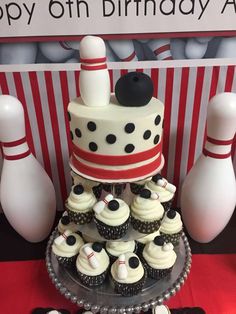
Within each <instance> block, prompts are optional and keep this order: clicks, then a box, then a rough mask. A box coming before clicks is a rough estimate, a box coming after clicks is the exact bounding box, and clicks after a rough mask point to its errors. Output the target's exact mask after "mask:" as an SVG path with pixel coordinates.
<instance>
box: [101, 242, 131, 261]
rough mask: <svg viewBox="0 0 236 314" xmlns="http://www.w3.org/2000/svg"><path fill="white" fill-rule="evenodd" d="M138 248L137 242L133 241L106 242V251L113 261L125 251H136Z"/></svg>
mask: <svg viewBox="0 0 236 314" xmlns="http://www.w3.org/2000/svg"><path fill="white" fill-rule="evenodd" d="M136 249H137V245H136V242H135V241H134V240H132V241H108V242H107V243H106V251H107V254H108V256H109V257H110V260H111V262H112V263H113V262H115V260H116V259H117V258H118V257H119V256H120V255H121V254H124V253H128V252H131V253H135V252H136Z"/></svg>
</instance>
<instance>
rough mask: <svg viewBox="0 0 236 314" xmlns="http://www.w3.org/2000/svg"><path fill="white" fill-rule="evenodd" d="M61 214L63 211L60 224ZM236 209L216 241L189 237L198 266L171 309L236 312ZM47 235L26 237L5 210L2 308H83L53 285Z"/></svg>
mask: <svg viewBox="0 0 236 314" xmlns="http://www.w3.org/2000/svg"><path fill="white" fill-rule="evenodd" d="M60 215H61V214H60V213H59V212H58V214H57V218H56V221H55V225H56V224H57V222H58V220H59V218H60ZM235 233H236V213H234V215H233V217H232V218H231V220H230V222H229V224H228V226H227V228H226V229H225V230H224V231H223V232H222V233H221V234H220V235H219V236H218V237H217V238H216V239H215V240H214V241H212V242H211V243H208V244H199V243H196V242H194V241H193V240H191V239H190V238H189V242H190V245H191V249H192V253H193V258H192V267H191V271H190V274H189V277H188V278H187V280H186V282H185V284H184V285H183V287H182V288H181V290H180V291H179V292H178V293H177V294H176V295H175V296H173V297H172V298H170V300H168V301H167V302H166V304H167V305H168V306H169V307H170V308H179V307H195V306H199V307H202V308H203V309H204V310H205V311H206V313H207V314H216V313H217V314H235V313H236V297H235V296H236V243H235ZM47 241H48V239H47V240H45V241H43V242H41V243H37V244H32V243H28V242H27V241H25V240H24V239H22V238H21V237H20V236H19V235H18V234H17V233H16V232H15V231H14V230H13V229H12V228H11V226H10V225H9V224H8V222H7V220H6V218H5V216H4V215H3V214H0V245H1V250H0V276H1V288H0V304H1V311H0V312H1V313H4V314H15V313H17V314H28V313H31V311H32V309H34V308H36V307H53V308H57V309H59V308H64V309H67V310H70V312H71V313H72V314H74V313H76V311H77V310H78V307H77V306H76V305H74V304H72V303H71V301H69V300H67V299H66V298H65V297H64V296H62V295H61V294H60V293H59V292H58V291H57V290H56V288H55V286H54V285H53V284H52V282H51V280H50V278H49V276H48V273H47V269H46V265H45V260H44V257H45V250H46V245H47Z"/></svg>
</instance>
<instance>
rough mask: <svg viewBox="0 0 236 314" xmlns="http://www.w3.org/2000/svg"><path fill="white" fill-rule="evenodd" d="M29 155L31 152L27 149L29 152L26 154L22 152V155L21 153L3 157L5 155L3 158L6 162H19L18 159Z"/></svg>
mask: <svg viewBox="0 0 236 314" xmlns="http://www.w3.org/2000/svg"><path fill="white" fill-rule="evenodd" d="M30 154H31V151H30V149H29V150H27V152H24V153H21V154H18V155H5V154H3V156H4V158H5V159H6V160H19V159H23V158H25V157H27V156H29V155H30Z"/></svg>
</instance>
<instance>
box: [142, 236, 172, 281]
mask: <svg viewBox="0 0 236 314" xmlns="http://www.w3.org/2000/svg"><path fill="white" fill-rule="evenodd" d="M176 258H177V256H176V253H175V251H174V246H173V245H172V244H171V243H165V242H164V239H163V237H162V236H156V237H155V238H154V240H153V241H151V242H149V243H147V244H146V245H145V247H144V249H143V254H142V262H143V265H144V267H145V268H146V270H147V274H148V277H151V278H153V279H157V280H158V279H161V278H164V277H166V276H167V275H168V274H170V273H171V271H172V268H173V266H174V264H175V261H176Z"/></svg>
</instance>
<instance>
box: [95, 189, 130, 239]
mask: <svg viewBox="0 0 236 314" xmlns="http://www.w3.org/2000/svg"><path fill="white" fill-rule="evenodd" d="M93 210H94V212H95V214H94V221H95V223H96V226H97V230H98V232H99V234H100V235H101V236H102V237H104V238H105V239H107V240H116V239H120V238H122V237H123V236H124V235H125V234H126V232H127V230H128V228H129V225H130V209H129V206H128V204H126V202H125V201H123V200H122V199H119V198H114V197H113V195H112V194H108V195H107V196H106V197H105V198H104V199H103V200H101V201H99V202H97V203H96V204H95V206H94V207H93Z"/></svg>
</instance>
